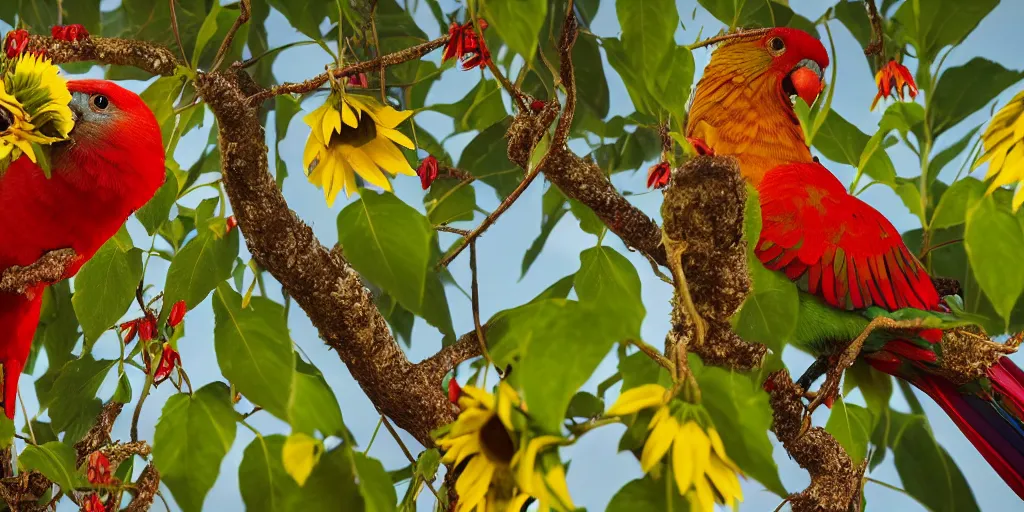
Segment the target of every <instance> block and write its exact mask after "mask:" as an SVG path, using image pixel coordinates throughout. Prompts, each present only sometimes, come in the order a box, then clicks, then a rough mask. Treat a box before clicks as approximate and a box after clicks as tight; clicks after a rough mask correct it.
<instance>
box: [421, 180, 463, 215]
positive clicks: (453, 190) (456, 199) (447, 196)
mask: <svg viewBox="0 0 1024 512" xmlns="http://www.w3.org/2000/svg"><path fill="white" fill-rule="evenodd" d="M423 207H424V208H426V210H427V220H429V221H430V223H431V224H433V225H435V226H438V225H441V224H450V223H452V222H458V221H462V220H473V213H474V212H475V211H476V189H474V188H473V187H472V185H469V184H467V183H463V182H461V181H455V180H436V181H434V183H433V185H431V186H430V191H429V192H427V195H426V196H425V197H424V198H423Z"/></svg>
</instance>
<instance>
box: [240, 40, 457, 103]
mask: <svg viewBox="0 0 1024 512" xmlns="http://www.w3.org/2000/svg"><path fill="white" fill-rule="evenodd" d="M447 42H448V35H447V34H445V35H443V36H441V37H439V38H437V39H434V40H431V41H427V42H425V43H422V44H418V45H416V46H413V47H410V48H406V49H404V50H399V51H397V52H394V53H389V54H387V55H384V56H382V57H378V58H376V59H371V60H367V61H363V62H357V63H355V64H351V65H348V66H345V67H343V68H341V69H334V70H330V71H325V72H323V73H321V74H319V75H317V76H315V77H313V78H310V79H309V80H306V81H305V82H299V83H285V84H282V85H279V86H277V87H272V88H270V89H266V90H264V91H262V92H259V93H256V94H253V95H252V96H250V97H249V99H248V102H249V105H250V106H252V105H259V104H261V103H263V102H264V101H266V100H269V99H270V98H273V97H274V96H280V95H282V94H305V93H307V92H311V91H314V90H316V89H317V88H319V87H320V86H321V85H324V84H325V83H327V80H328V79H329V78H330V77H332V76H333V77H334V78H337V79H340V78H343V77H347V76H351V75H356V74H359V73H363V72H366V71H372V70H375V69H379V68H382V67H384V68H386V67H388V66H394V65H395V64H401V63H403V62H408V61H410V60H416V59H419V58H420V57H422V56H424V55H426V54H428V53H430V52H432V51H434V50H436V49H438V48H440V47H441V46H444V44H445V43H447Z"/></svg>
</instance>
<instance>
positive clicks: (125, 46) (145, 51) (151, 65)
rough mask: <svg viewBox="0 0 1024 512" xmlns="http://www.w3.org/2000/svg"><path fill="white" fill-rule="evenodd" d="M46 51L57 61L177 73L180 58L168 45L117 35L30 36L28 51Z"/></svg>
mask: <svg viewBox="0 0 1024 512" xmlns="http://www.w3.org/2000/svg"><path fill="white" fill-rule="evenodd" d="M40 50H41V51H43V52H45V53H46V56H47V57H49V58H50V59H51V60H52V61H53V63H54V64H66V63H69V62H82V61H95V62H99V63H103V64H115V65H119V66H133V67H136V68H139V69H141V70H143V71H145V72H147V73H151V74H154V75H163V76H169V75H173V74H174V70H175V69H176V68H177V66H178V60H177V58H175V56H174V53H172V52H171V50H169V49H167V47H165V46H160V45H157V44H153V43H148V42H146V41H136V40H133V39H119V38H116V37H88V38H86V39H83V40H81V41H75V42H71V41H63V40H59V39H53V38H52V37H44V36H38V35H34V36H30V38H29V44H28V51H40Z"/></svg>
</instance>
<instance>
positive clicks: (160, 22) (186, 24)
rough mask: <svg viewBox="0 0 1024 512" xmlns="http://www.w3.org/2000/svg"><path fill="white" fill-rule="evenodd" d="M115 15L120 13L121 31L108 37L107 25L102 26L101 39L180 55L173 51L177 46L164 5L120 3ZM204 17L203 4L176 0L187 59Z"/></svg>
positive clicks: (141, 1)
mask: <svg viewBox="0 0 1024 512" xmlns="http://www.w3.org/2000/svg"><path fill="white" fill-rule="evenodd" d="M115 12H120V13H123V25H122V26H121V30H120V31H118V32H116V33H108V24H106V23H104V27H103V35H105V36H120V37H125V38H128V39H138V40H142V41H149V42H151V43H155V44H161V45H164V46H167V47H169V48H170V49H171V50H172V51H173V53H174V54H175V55H177V54H179V53H180V52H178V51H176V48H177V47H178V45H177V43H176V38H175V36H174V32H173V31H172V29H171V10H170V7H169V4H168V3H167V2H153V1H151V0H123V1H122V2H121V8H120V9H118V10H117V11H115ZM206 13H207V10H206V2H204V0H175V14H176V15H177V16H176V18H177V21H178V32H179V33H180V34H181V41H182V44H184V45H185V48H183V51H184V52H185V54H186V55H190V54H192V51H193V49H194V47H195V45H194V42H195V41H196V36H197V35H198V33H199V27H200V26H202V24H203V20H204V19H205V18H206ZM111 28H113V25H111Z"/></svg>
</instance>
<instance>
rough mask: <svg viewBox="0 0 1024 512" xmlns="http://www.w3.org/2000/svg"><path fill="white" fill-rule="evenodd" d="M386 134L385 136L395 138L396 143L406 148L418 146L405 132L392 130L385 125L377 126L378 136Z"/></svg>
mask: <svg viewBox="0 0 1024 512" xmlns="http://www.w3.org/2000/svg"><path fill="white" fill-rule="evenodd" d="M382 134H383V135H384V136H385V137H387V138H389V139H391V140H393V141H394V142H395V144H398V145H399V146H404V147H405V148H406V149H416V146H415V145H414V144H413V143H412V140H410V139H409V137H406V136H405V134H404V133H402V132H400V131H398V130H392V129H391V128H386V127H383V126H380V125H378V126H377V136H380V135H382Z"/></svg>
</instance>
